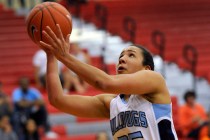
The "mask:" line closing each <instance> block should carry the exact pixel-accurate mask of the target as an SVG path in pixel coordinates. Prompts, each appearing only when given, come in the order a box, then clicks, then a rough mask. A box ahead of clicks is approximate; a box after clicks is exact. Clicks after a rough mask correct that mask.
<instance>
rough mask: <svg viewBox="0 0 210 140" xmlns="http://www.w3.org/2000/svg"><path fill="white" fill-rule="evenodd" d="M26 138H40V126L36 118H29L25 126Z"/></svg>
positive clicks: (34, 139) (28, 139)
mask: <svg viewBox="0 0 210 140" xmlns="http://www.w3.org/2000/svg"><path fill="white" fill-rule="evenodd" d="M25 139H26V140H39V139H40V138H39V133H38V128H37V125H36V123H35V121H34V120H32V119H29V120H28V121H27V122H26V126H25Z"/></svg>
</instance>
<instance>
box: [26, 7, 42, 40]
mask: <svg viewBox="0 0 210 140" xmlns="http://www.w3.org/2000/svg"><path fill="white" fill-rule="evenodd" d="M37 8H39V7H37ZM40 11H41V12H42V9H41V8H39V10H38V11H37V12H36V13H34V16H33V17H31V19H30V20H29V22H28V25H31V21H32V20H33V18H34V17H35V16H36V15H37V14H38V13H39V12H40ZM29 28H30V26H28V28H27V31H29ZM29 35H30V36H31V34H29ZM32 38H33V39H34V40H35V38H34V36H32Z"/></svg>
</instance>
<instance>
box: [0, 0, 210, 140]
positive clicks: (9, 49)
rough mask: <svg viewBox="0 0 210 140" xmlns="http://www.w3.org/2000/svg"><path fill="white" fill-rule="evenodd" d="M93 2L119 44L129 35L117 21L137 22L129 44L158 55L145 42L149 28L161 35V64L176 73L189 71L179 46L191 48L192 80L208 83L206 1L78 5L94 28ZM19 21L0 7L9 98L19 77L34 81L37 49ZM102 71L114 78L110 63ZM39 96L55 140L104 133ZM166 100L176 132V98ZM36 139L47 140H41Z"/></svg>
mask: <svg viewBox="0 0 210 140" xmlns="http://www.w3.org/2000/svg"><path fill="white" fill-rule="evenodd" d="M97 4H101V5H103V6H105V7H107V9H108V20H107V31H108V32H109V33H110V34H111V35H118V36H120V37H122V39H123V40H124V41H128V39H129V36H128V34H127V33H126V32H125V31H124V29H123V20H124V17H126V16H130V17H132V18H133V19H135V21H136V23H137V30H136V38H135V43H137V44H143V45H146V46H147V47H148V49H150V50H151V51H152V52H153V53H154V54H158V50H157V49H156V48H155V47H154V46H153V44H152V42H151V35H152V33H153V31H154V30H160V31H161V32H163V33H164V34H165V36H166V49H165V61H166V62H173V63H175V64H177V65H178V66H180V67H181V68H182V69H186V70H189V64H187V62H186V61H185V60H184V58H183V56H182V53H183V52H182V51H183V47H184V45H185V44H191V45H193V46H194V47H195V48H196V49H197V51H198V56H199V57H198V65H197V67H196V71H197V72H196V75H195V76H198V77H202V78H205V79H207V80H208V81H209V82H210V72H209V70H210V66H209V65H208V64H209V62H210V57H209V53H210V47H209V46H208V45H210V42H209V41H208V36H209V35H210V32H209V31H210V27H209V26H208V23H209V21H210V19H208V16H209V15H210V10H209V7H208V5H209V4H210V2H209V1H207V0H200V1H195V0H193V1H190V2H189V1H187V0H182V1H181V0H178V1H173V2H172V1H167V0H161V1H146V0H131V1H130V0H129V1H128V0H116V1H110V0H101V1H91V0H90V1H89V3H87V4H84V5H82V6H81V13H80V16H81V17H80V18H82V19H84V21H85V22H91V23H94V24H95V25H96V26H98V27H99V26H100V23H99V21H98V20H97V19H96V17H95V6H96V5H97ZM69 10H70V11H71V13H72V14H74V13H75V9H74V7H70V9H69ZM24 18H25V17H24V16H17V15H16V13H15V11H13V10H10V9H7V10H5V9H4V7H3V6H2V5H0V49H1V51H0V59H1V62H0V77H1V78H0V80H1V81H2V82H3V84H4V85H5V92H7V93H8V94H9V95H11V93H12V90H13V89H14V88H15V87H16V86H17V82H18V79H19V77H20V76H23V75H24V76H28V77H30V78H31V81H32V82H33V80H34V79H33V77H34V76H33V73H34V72H33V66H32V57H33V55H34V53H35V51H36V50H38V47H37V46H36V45H35V44H34V43H33V42H32V41H31V40H30V39H29V37H28V35H27V32H26V28H25V19H24ZM92 60H93V64H94V65H95V66H97V67H99V68H101V67H102V66H101V59H100V56H92ZM107 68H108V69H109V72H110V73H112V74H114V71H115V66H114V64H110V63H109V64H108V65H107ZM97 93H99V91H97V90H94V89H93V88H90V89H89V90H88V91H87V92H86V93H85V94H84V95H95V94H97ZM43 97H44V99H45V101H46V104H47V109H48V112H49V113H50V121H51V123H52V124H53V130H54V131H55V132H57V133H58V134H59V139H60V140H65V139H66V140H81V139H86V140H96V135H97V133H98V132H99V131H107V128H109V125H108V122H107V120H98V119H87V118H76V117H74V116H70V115H66V114H63V113H61V112H60V111H58V110H57V109H55V108H54V107H53V106H51V105H50V104H49V102H48V99H47V96H46V93H44V92H43ZM172 102H173V109H174V110H173V115H174V123H175V127H176V128H177V130H178V134H179V133H180V132H179V125H178V120H177V119H178V116H177V111H178V107H179V101H177V98H176V97H172ZM98 122H100V123H98ZM75 124H76V125H75ZM87 124H88V125H87ZM98 125H100V126H101V127H100V126H98ZM86 126H87V127H89V128H91V127H90V126H92V130H91V131H92V133H91V132H89V131H87V129H88V128H86ZM78 131H81V133H79V132H78ZM42 139H43V140H47V138H46V137H44V136H43V137H42Z"/></svg>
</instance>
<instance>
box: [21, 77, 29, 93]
mask: <svg viewBox="0 0 210 140" xmlns="http://www.w3.org/2000/svg"><path fill="white" fill-rule="evenodd" d="M28 86H29V81H28V79H27V78H22V79H21V80H20V87H21V89H22V90H23V91H27V89H28Z"/></svg>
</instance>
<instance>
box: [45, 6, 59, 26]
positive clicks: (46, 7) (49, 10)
mask: <svg viewBox="0 0 210 140" xmlns="http://www.w3.org/2000/svg"><path fill="white" fill-rule="evenodd" d="M43 5H44V4H43ZM44 7H45V8H46V9H47V11H48V12H49V14H50V16H51V17H52V19H53V21H54V23H55V25H56V21H55V19H54V17H53V15H52V13H51V12H50V10H49V9H48V8H47V6H45V5H44Z"/></svg>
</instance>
